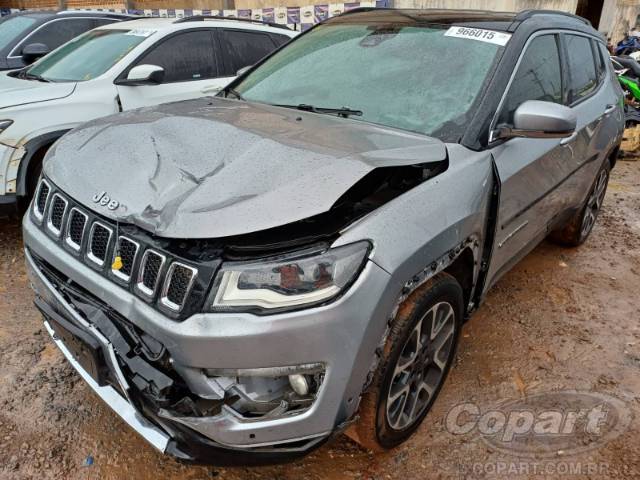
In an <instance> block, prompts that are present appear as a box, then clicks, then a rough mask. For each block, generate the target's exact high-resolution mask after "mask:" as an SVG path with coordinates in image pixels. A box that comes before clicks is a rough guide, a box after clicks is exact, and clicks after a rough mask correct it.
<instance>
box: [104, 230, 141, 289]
mask: <svg viewBox="0 0 640 480" xmlns="http://www.w3.org/2000/svg"><path fill="white" fill-rule="evenodd" d="M125 245H126V246H125ZM125 248H126V249H127V251H126V252H125ZM131 248H133V249H134V250H133V253H130V252H129V249H131ZM139 252H140V244H139V243H138V242H136V241H135V240H132V239H131V238H129V237H125V236H120V237H118V241H117V243H116V248H114V249H113V262H115V260H116V257H118V255H120V257H121V259H122V262H123V267H122V269H120V270H116V269H115V268H113V267H111V273H112V274H113V275H114V276H115V277H116V278H118V279H119V280H122V281H123V282H126V283H129V281H130V280H131V277H132V276H133V269H134V267H135V265H136V260H137V258H138V253H139ZM112 264H113V263H112Z"/></svg>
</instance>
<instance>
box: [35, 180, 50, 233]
mask: <svg viewBox="0 0 640 480" xmlns="http://www.w3.org/2000/svg"><path fill="white" fill-rule="evenodd" d="M42 185H46V186H47V188H48V189H49V193H48V194H47V199H46V200H45V202H44V210H43V211H42V213H40V212H39V211H38V198H39V197H40V191H41V189H42ZM49 198H51V184H50V183H49V182H47V181H46V180H45V179H44V178H43V179H42V180H40V183H39V184H38V189H37V190H36V195H35V197H34V198H33V215H34V216H35V217H36V220H37V221H38V223H42V220H43V219H44V214H45V213H46V211H47V206H48V205H49Z"/></svg>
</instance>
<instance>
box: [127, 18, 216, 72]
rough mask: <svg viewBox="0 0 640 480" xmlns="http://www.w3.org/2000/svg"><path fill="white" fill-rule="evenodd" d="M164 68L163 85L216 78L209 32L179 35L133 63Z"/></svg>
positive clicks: (211, 40)
mask: <svg viewBox="0 0 640 480" xmlns="http://www.w3.org/2000/svg"><path fill="white" fill-rule="evenodd" d="M136 64H137V65H143V64H149V65H158V66H160V67H162V68H164V83H171V82H188V81H193V80H206V79H208V78H215V77H217V76H218V67H217V62H216V57H215V52H214V49H213V36H212V34H211V31H210V30H206V31H205V30H200V31H195V32H186V33H180V34H178V35H175V36H173V37H170V38H169V39H167V40H165V41H163V42H162V43H160V44H159V45H157V46H156V47H155V48H153V50H151V51H150V52H149V53H147V54H145V55H144V56H143V57H142V58H141V59H140V60H138V61H137V62H136Z"/></svg>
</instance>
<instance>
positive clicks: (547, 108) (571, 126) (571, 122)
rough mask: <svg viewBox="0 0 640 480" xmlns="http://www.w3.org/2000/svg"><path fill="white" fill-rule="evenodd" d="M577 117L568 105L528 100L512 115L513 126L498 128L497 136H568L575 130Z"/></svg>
mask: <svg viewBox="0 0 640 480" xmlns="http://www.w3.org/2000/svg"><path fill="white" fill-rule="evenodd" d="M577 123H578V117H576V114H575V113H574V112H573V110H571V109H570V108H569V107H566V106H564V105H559V104H557V103H553V102H542V101H539V100H528V101H526V102H524V103H523V104H522V105H520V106H519V107H518V108H517V109H516V111H515V113H514V115H513V126H503V127H500V128H499V131H498V138H513V137H523V138H568V137H570V136H571V135H573V134H574V132H575V131H576V125H577Z"/></svg>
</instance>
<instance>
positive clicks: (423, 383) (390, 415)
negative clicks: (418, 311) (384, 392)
mask: <svg viewBox="0 0 640 480" xmlns="http://www.w3.org/2000/svg"><path fill="white" fill-rule="evenodd" d="M455 325H456V322H455V311H454V309H453V307H452V306H451V304H449V303H448V302H440V303H437V304H435V305H434V306H433V307H431V308H430V309H429V310H428V311H427V312H426V313H425V315H424V316H423V317H422V318H421V319H420V320H419V321H418V322H417V323H416V326H415V327H414V329H413V330H412V332H411V334H410V335H409V338H408V339H407V342H406V343H405V345H404V347H403V349H402V353H401V354H400V357H399V358H398V360H397V362H396V365H395V368H394V372H393V377H392V379H391V385H390V387H389V394H388V396H387V406H386V412H387V421H388V422H389V426H390V427H391V428H392V429H394V430H403V429H405V428H407V427H409V426H411V425H412V424H413V423H415V422H416V421H417V420H418V419H420V418H421V415H422V413H423V412H424V411H425V409H426V408H427V407H428V406H429V405H430V404H431V402H432V400H433V397H434V393H435V392H436V391H437V389H438V387H439V386H440V383H442V381H443V379H444V375H445V372H446V367H447V364H448V362H449V357H450V353H451V350H452V348H453V347H454V333H455V328H456V327H455Z"/></svg>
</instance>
